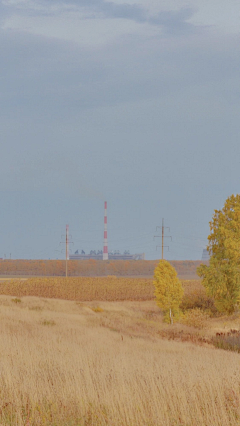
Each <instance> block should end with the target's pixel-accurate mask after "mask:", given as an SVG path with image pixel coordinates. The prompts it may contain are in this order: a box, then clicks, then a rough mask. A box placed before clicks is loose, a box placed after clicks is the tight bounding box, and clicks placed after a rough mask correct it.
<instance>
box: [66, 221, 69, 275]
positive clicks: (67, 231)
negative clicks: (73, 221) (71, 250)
mask: <svg viewBox="0 0 240 426" xmlns="http://www.w3.org/2000/svg"><path fill="white" fill-rule="evenodd" d="M68 233H69V225H66V277H67V276H68V263H67V262H68V258H69V254H68Z"/></svg>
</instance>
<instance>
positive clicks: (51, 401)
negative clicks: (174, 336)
mask: <svg viewBox="0 0 240 426" xmlns="http://www.w3.org/2000/svg"><path fill="white" fill-rule="evenodd" d="M129 303H130V302H129ZM135 303H136V302H135ZM141 303H143V304H144V303H145V302H141ZM149 303H150V302H149ZM100 307H101V304H100ZM90 308H93V306H90V307H88V306H86V305H84V304H80V305H77V304H76V303H74V302H65V301H56V300H45V299H38V298H24V299H22V300H21V301H20V302H18V303H16V302H14V301H12V300H11V298H9V297H3V296H1V297H0V320H1V321H0V396H1V397H0V424H1V425H19V426H20V425H21V426H23V425H28V426H30V425H58V426H63V425H69V426H71V425H75V426H90V425H94V426H95V425H96V426H107V425H108V426H115V425H116V426H120V425H121V426H135V425H144V426H145V425H148V426H153V425H156V426H159V425H164V426H165V425H166V426H173V425H174V426H176V425H185V426H190V425H194V426H195V425H200V426H201V425H202V426H203V425H204V426H205V425H208V426H212V425H214V426H215V425H219V426H220V425H221V426H222V425H225V426H228V425H238V424H240V404H239V403H240V375H239V373H240V362H239V361H240V358H239V355H237V354H235V353H228V352H223V351H220V350H216V349H211V348H203V347H197V346H194V345H192V344H189V343H185V344H184V343H177V342H169V341H164V340H161V339H158V338H152V339H149V338H148V336H146V337H145V338H136V337H132V336H128V335H125V334H124V333H118V332H117V331H116V330H114V329H110V328H107V327H103V322H102V319H101V315H103V313H104V315H105V317H107V316H108V315H109V316H111V315H113V314H114V315H122V317H123V318H124V320H125V321H126V323H128V326H131V321H133V318H134V312H135V310H136V306H135V307H134V309H135V310H134V309H133V310H132V311H131V309H132V308H131V306H130V305H129V304H127V302H125V303H124V302H122V303H113V302H108V303H107V302H105V305H103V311H101V309H99V310H97V311H96V312H94V310H92V309H90ZM139 309H141V307H140V303H139ZM129 323H130V325H129ZM132 324H133V325H134V322H133V323H132Z"/></svg>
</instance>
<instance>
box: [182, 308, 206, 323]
mask: <svg viewBox="0 0 240 426" xmlns="http://www.w3.org/2000/svg"><path fill="white" fill-rule="evenodd" d="M208 318H209V314H208V313H207V312H204V311H202V310H201V309H199V308H195V309H190V310H188V311H186V312H185V313H184V314H183V315H182V317H181V323H182V324H186V325H188V326H191V327H195V328H204V327H206V325H207V320H208Z"/></svg>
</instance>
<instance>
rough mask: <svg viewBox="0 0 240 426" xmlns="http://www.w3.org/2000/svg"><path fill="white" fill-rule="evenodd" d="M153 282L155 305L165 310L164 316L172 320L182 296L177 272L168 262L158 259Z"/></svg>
mask: <svg viewBox="0 0 240 426" xmlns="http://www.w3.org/2000/svg"><path fill="white" fill-rule="evenodd" d="M153 282H154V285H155V292H154V294H155V296H156V302H157V305H158V306H159V307H160V308H161V309H162V310H163V311H164V312H165V318H166V319H168V320H169V321H171V322H172V318H173V317H174V316H176V314H177V312H178V310H179V305H180V303H181V301H182V297H183V288H182V284H181V281H180V280H179V279H178V277H177V272H176V270H175V269H174V267H173V266H172V265H171V264H170V263H169V262H167V261H166V260H160V262H159V264H158V265H157V267H156V268H155V271H154V281H153Z"/></svg>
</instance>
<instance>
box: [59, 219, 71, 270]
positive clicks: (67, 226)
mask: <svg viewBox="0 0 240 426" xmlns="http://www.w3.org/2000/svg"><path fill="white" fill-rule="evenodd" d="M62 238H63V235H62ZM71 238H72V237H71ZM60 244H65V257H66V263H65V275H66V277H67V276H68V260H69V244H73V242H72V241H69V225H66V237H65V242H63V241H61V242H60Z"/></svg>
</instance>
